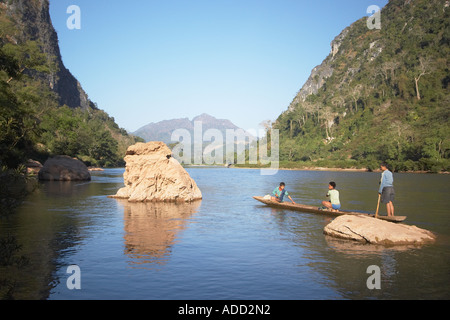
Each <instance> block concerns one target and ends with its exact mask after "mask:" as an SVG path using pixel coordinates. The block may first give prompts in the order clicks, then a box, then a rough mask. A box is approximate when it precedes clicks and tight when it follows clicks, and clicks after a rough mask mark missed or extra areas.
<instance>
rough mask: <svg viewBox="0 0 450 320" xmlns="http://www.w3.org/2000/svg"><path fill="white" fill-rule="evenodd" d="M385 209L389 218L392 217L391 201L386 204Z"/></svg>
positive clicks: (392, 207) (392, 205) (392, 206)
mask: <svg viewBox="0 0 450 320" xmlns="http://www.w3.org/2000/svg"><path fill="white" fill-rule="evenodd" d="M386 209H387V213H388V216H389V217H393V216H394V204H393V203H392V201H390V202H389V203H388V204H386Z"/></svg>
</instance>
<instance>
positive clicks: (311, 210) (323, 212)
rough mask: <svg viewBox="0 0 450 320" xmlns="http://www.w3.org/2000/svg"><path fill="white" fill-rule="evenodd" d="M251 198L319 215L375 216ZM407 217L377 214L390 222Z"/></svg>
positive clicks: (281, 207)
mask: <svg viewBox="0 0 450 320" xmlns="http://www.w3.org/2000/svg"><path fill="white" fill-rule="evenodd" d="M253 199H255V200H257V201H259V202H261V203H264V204H265V205H267V206H269V207H273V208H280V209H287V210H295V211H300V212H306V213H317V214H321V215H327V216H336V217H337V216H343V215H363V216H370V217H373V218H375V214H370V213H365V212H355V211H337V212H335V211H329V210H322V209H320V208H318V207H314V206H308V205H304V204H298V203H296V204H293V203H290V202H282V203H279V202H275V201H272V200H269V199H265V198H264V197H253ZM406 218H407V217H405V216H394V217H388V216H380V215H379V216H378V219H381V220H386V221H390V222H395V223H399V222H403V221H405V220H406Z"/></svg>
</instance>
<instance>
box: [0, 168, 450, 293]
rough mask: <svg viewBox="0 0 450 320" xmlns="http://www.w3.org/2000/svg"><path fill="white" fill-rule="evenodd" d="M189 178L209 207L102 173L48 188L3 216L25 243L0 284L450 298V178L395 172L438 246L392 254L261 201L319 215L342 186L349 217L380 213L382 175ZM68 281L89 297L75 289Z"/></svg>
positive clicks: (400, 201)
mask: <svg viewBox="0 0 450 320" xmlns="http://www.w3.org/2000/svg"><path fill="white" fill-rule="evenodd" d="M187 170H188V172H189V174H190V175H191V176H192V178H193V179H194V180H195V181H196V182H197V184H198V186H199V187H200V189H201V191H202V193H203V200H202V201H200V202H196V203H193V204H183V205H176V204H151V203H148V204H143V203H139V204H130V203H128V202H127V201H119V200H116V199H110V198H108V197H107V196H108V195H112V194H115V193H116V192H117V190H118V189H119V188H120V187H122V186H123V172H124V169H107V170H105V171H104V172H94V173H93V174H92V175H93V177H92V181H90V182H77V183H75V182H72V183H70V182H47V183H41V185H40V188H39V189H38V190H37V191H36V192H35V193H34V194H32V195H31V196H30V197H28V199H27V200H26V202H25V203H24V204H23V205H22V206H21V207H20V208H19V210H18V211H17V213H15V214H12V215H9V216H7V217H2V218H1V219H0V223H1V224H0V238H2V239H14V241H16V242H17V244H18V245H20V250H16V251H13V253H12V254H11V255H12V257H13V260H11V261H15V262H14V263H13V266H12V267H4V266H3V267H0V271H1V272H0V278H3V279H7V280H8V283H9V285H10V288H11V290H10V291H11V295H12V296H13V297H14V298H16V299H49V300H72V299H75V300H78V299H106V300H108V299H119V300H121V299H138V300H141V299H146V300H147V299H151V300H159V299H161V300H180V299H181V300H193V299H194V300H210V299H214V300H230V299H232V300H302V299H320V300H323V299H449V298H450V215H449V213H450V212H449V211H450V210H449V209H448V208H449V205H450V203H449V200H448V199H449V197H448V196H449V191H448V190H447V187H448V184H449V182H450V176H448V175H426V174H394V179H395V189H396V201H395V206H396V214H397V215H406V216H408V219H407V220H406V221H405V223H406V224H409V225H416V226H418V227H420V228H424V229H427V230H430V231H432V232H434V233H436V234H437V241H436V243H434V244H428V245H424V246H421V247H414V246H401V247H383V246H376V245H367V244H359V243H356V242H349V241H343V240H337V239H334V238H330V237H328V236H325V235H324V234H323V228H324V227H325V226H326V225H327V224H328V223H330V222H331V219H332V218H330V217H326V216H321V215H317V214H307V213H299V212H292V211H287V210H281V209H272V208H269V207H264V206H263V205H261V204H260V203H258V202H257V201H255V200H254V199H252V196H255V195H261V196H263V195H265V194H269V193H271V191H272V190H273V189H274V188H275V187H276V186H277V185H278V184H279V183H280V182H282V181H283V182H285V183H286V185H287V190H288V191H289V193H290V195H291V196H292V197H293V198H294V200H295V201H296V202H298V203H303V204H311V205H317V206H318V205H319V204H320V203H321V201H322V200H324V199H325V197H324V196H325V194H326V193H327V186H328V182H330V181H335V182H336V183H337V189H338V190H340V193H341V202H342V204H343V209H348V210H360V211H367V212H374V211H375V209H376V205H377V199H378V195H377V191H378V183H379V180H380V174H379V173H360V172H322V171H279V172H278V174H277V175H274V176H264V175H261V174H260V171H259V170H250V169H226V168H188V169H187ZM385 212H386V208H385V207H384V206H382V210H381V213H382V214H385ZM3 243H7V241H5V240H3ZM18 248H19V247H18ZM21 262H25V263H21ZM72 265H76V266H78V268H79V272H75V273H73V272H72V270H71V269H68V267H69V266H72ZM370 266H378V267H379V268H380V270H381V289H379V290H371V289H369V288H368V286H367V280H368V278H369V277H370V276H371V274H369V273H368V268H369V267H370ZM68 271H69V272H68ZM72 275H77V276H78V278H73V277H72ZM73 279H75V280H74V282H72V280H73ZM68 280H70V283H76V282H77V281H78V283H79V285H80V289H76V288H75V289H73V288H72V289H73V290H70V285H68ZM3 293H4V291H3Z"/></svg>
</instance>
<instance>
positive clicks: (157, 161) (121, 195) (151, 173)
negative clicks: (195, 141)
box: [111, 142, 202, 202]
mask: <svg viewBox="0 0 450 320" xmlns="http://www.w3.org/2000/svg"><path fill="white" fill-rule="evenodd" d="M125 162H126V171H125V173H124V175H123V177H124V182H125V187H124V188H122V189H120V190H119V191H118V192H117V194H116V195H115V196H111V197H112V198H118V199H128V201H130V202H151V201H153V202H191V201H195V200H200V199H202V193H201V191H200V189H199V188H198V186H197V184H196V183H195V181H194V180H193V179H192V178H191V177H190V176H189V174H188V173H187V172H186V170H185V169H184V168H183V167H182V166H181V164H180V163H179V162H178V161H177V160H176V159H174V158H173V157H172V151H171V150H170V149H169V148H168V147H167V145H166V144H164V143H163V142H149V143H137V144H135V145H134V146H131V147H129V148H128V150H127V153H126V156H125Z"/></svg>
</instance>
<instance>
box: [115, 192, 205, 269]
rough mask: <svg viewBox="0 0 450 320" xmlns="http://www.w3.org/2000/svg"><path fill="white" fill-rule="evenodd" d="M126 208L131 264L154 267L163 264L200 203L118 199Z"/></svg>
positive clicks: (125, 220)
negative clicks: (132, 201) (133, 201)
mask: <svg viewBox="0 0 450 320" xmlns="http://www.w3.org/2000/svg"><path fill="white" fill-rule="evenodd" d="M118 201H119V202H120V203H121V204H122V205H123V207H124V228H125V235H124V239H125V254H126V255H127V256H128V257H129V258H131V260H130V261H129V264H130V265H132V267H135V268H136V267H142V268H148V266H149V264H150V265H152V268H154V267H155V265H164V264H165V263H166V262H167V261H168V259H169V257H170V251H171V247H172V246H173V245H174V244H175V243H176V239H177V237H178V236H179V233H180V232H181V231H183V230H184V229H186V227H187V225H188V224H189V219H190V218H191V217H192V215H193V214H195V213H196V212H197V210H198V208H199V207H200V205H201V201H195V202H193V203H154V202H146V203H131V202H128V201H127V200H118Z"/></svg>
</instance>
